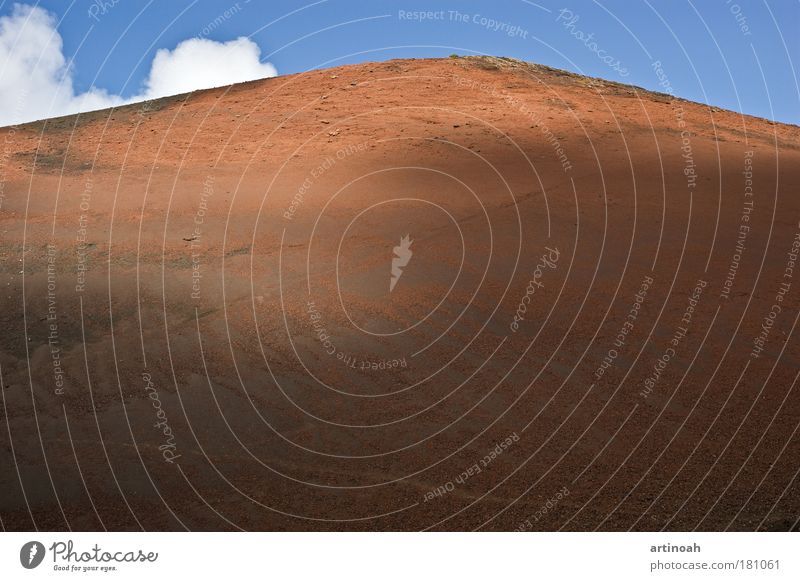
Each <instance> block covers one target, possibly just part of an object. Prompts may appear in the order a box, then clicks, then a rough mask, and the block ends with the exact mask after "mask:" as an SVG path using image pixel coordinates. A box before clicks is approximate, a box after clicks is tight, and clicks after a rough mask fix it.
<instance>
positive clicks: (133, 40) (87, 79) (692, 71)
mask: <svg viewBox="0 0 800 581" xmlns="http://www.w3.org/2000/svg"><path fill="white" fill-rule="evenodd" d="M0 1H2V0H0ZM13 4H14V3H11V2H2V4H0V17H1V16H4V15H9V14H11V13H12V12H13ZM27 4H29V5H38V6H39V7H41V8H43V9H45V10H47V11H48V12H50V13H52V15H53V16H54V17H55V19H56V20H55V22H56V30H57V32H58V34H59V35H60V36H61V38H63V47H62V48H61V50H62V51H63V54H64V58H65V59H66V61H68V62H69V61H71V63H72V69H71V73H70V75H71V79H72V83H73V85H74V91H75V93H82V92H85V91H87V90H89V89H90V88H92V87H95V88H99V89H104V90H105V91H107V92H108V93H110V94H112V95H115V96H119V97H121V98H123V99H130V98H132V97H135V96H136V95H140V94H142V93H143V90H142V87H143V86H144V85H145V84H146V83H147V82H148V75H149V74H150V70H151V65H152V62H153V59H154V57H155V55H156V51H157V50H159V49H168V50H173V49H175V48H176V46H178V45H179V44H180V43H181V42H182V41H185V40H187V39H190V38H192V37H197V36H202V37H204V38H207V39H208V40H212V41H218V42H226V41H230V40H233V39H236V38H238V37H241V36H244V37H248V38H249V39H250V40H251V41H252V42H254V43H255V44H256V45H258V48H260V50H261V54H260V59H261V61H262V62H269V63H272V65H274V67H275V69H276V70H277V73H278V74H288V73H295V72H301V71H306V70H309V69H314V68H319V67H326V66H335V65H340V64H346V63H356V62H363V61H370V60H386V59H391V58H409V57H442V56H447V55H449V54H452V53H458V54H491V55H497V56H510V57H515V58H520V59H524V60H528V61H532V62H537V63H543V64H547V65H550V66H554V67H559V68H564V69H568V70H572V71H575V72H579V73H582V74H587V75H591V76H597V77H603V78H608V79H612V80H618V81H622V82H626V83H631V84H635V85H639V86H642V87H645V88H650V89H656V90H658V89H659V78H658V76H657V75H656V73H655V71H654V68H653V62H654V61H660V63H661V67H662V69H663V71H664V72H665V74H666V75H667V77H668V82H669V85H670V87H671V89H672V92H674V93H675V94H676V95H678V96H681V97H685V98H688V99H692V100H695V101H700V102H706V103H710V104H713V105H716V106H720V107H724V108H727V109H733V110H736V111H743V112H745V113H748V114H752V115H758V116H761V117H767V118H771V119H776V120H779V121H784V122H790V123H795V124H800V88H799V87H798V77H800V73H798V71H796V70H795V68H794V67H795V66H797V65H800V35H798V30H799V29H800V0H770V1H764V0H759V1H756V0H737V1H736V2H734V1H733V0H692V1H686V0H669V1H667V0H641V1H632V0H605V1H603V2H595V1H592V0H568V1H564V2H558V3H555V2H548V1H547V0H542V1H540V2H535V3H534V2H528V1H526V0H496V1H493V2H486V1H480V2H478V1H476V2H463V1H462V2H455V1H450V2H443V1H424V2H423V1H421V0H420V1H417V2H411V1H383V0H377V1H375V0H373V1H369V2H356V1H345V0H327V1H325V0H323V1H311V2H303V1H285V0H283V1H266V0H251V1H249V2H248V1H247V0H239V2H238V3H236V2H231V0H199V1H198V0H169V1H167V0H156V1H151V2H148V1H144V0H139V1H134V0H116V1H115V0H74V1H69V0H58V1H56V0H45V1H42V2H28V3H27ZM101 5H103V7H102V8H101ZM564 9H566V10H567V11H562V10H564ZM226 10H227V11H228V14H227V16H225V13H226ZM401 11H402V14H403V15H402V16H401ZM413 11H433V12H436V13H437V14H435V15H434V16H435V18H436V19H432V20H426V21H422V22H420V21H418V20H414V19H411V18H409V17H408V16H407V14H408V13H410V12H413ZM451 11H453V12H451ZM455 11H457V12H458V13H459V16H458V17H457V16H456V14H455ZM576 17H577V18H576ZM215 19H216V20H217V24H212V23H213V22H214V21H215ZM489 20H491V21H493V22H494V23H496V24H492V23H490V22H489ZM589 35H592V36H591V37H590V38H589V39H588V40H587V37H588V36H589ZM12 55H13V52H12ZM602 57H604V58H605V62H604V60H603V58H602ZM0 66H2V63H0ZM257 70H260V69H257ZM662 80H663V78H662ZM1 82H2V81H0V83H1ZM198 82H201V81H198ZM206 82H207V80H206Z"/></svg>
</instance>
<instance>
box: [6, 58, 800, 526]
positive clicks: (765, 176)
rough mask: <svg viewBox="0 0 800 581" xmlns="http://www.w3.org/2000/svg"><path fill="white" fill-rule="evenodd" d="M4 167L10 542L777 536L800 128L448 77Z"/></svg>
mask: <svg viewBox="0 0 800 581" xmlns="http://www.w3.org/2000/svg"><path fill="white" fill-rule="evenodd" d="M0 134H2V135H0V144H2V147H3V155H2V157H0V164H2V165H1V166H0V171H1V172H2V176H0V177H2V180H3V190H2V192H0V204H1V205H0V257H1V258H0V260H2V262H0V264H2V271H0V285H1V286H0V288H2V289H3V290H2V302H1V303H0V305H1V307H0V322H2V326H3V335H2V339H1V340H0V378H1V379H2V389H0V392H2V398H3V399H2V404H3V411H4V413H3V417H2V422H1V423H2V426H1V427H0V465H2V467H3V469H2V471H1V472H0V478H1V480H0V486H1V487H2V490H3V493H2V495H1V496H0V522H2V526H3V528H4V529H7V530H18V529H34V528H36V529H40V530H63V529H67V528H70V529H73V530H94V529H102V528H103V527H105V528H107V529H109V530H139V529H148V530H150V529H168V530H171V529H176V530H183V529H184V528H187V529H204V530H218V529H223V530H227V529H235V528H242V529H256V530H288V529H315V530H396V529H402V530H416V529H427V528H430V529H434V530H464V529H466V530H471V529H482V530H511V529H526V530H561V529H563V530H594V529H600V530H629V529H633V530H659V529H667V530H691V529H698V530H727V529H730V530H756V529H758V530H788V529H791V528H792V527H797V522H798V518H799V517H800V479H798V470H799V469H800V468H799V466H800V462H798V458H800V433H798V432H799V431H798V425H800V392H799V390H800V388H798V387H797V385H796V379H797V374H798V369H799V368H800V352H799V351H798V345H800V341H798V339H797V337H796V333H795V325H796V323H797V320H798V314H799V313H800V311H799V310H798V307H799V306H800V305H799V300H800V270H799V269H798V265H797V263H796V262H795V260H796V259H797V255H796V252H797V250H798V246H797V245H798V244H800V224H799V222H800V198H798V195H797V192H798V187H800V128H798V127H794V126H788V125H781V124H776V123H772V122H769V121H766V120H763V119H758V118H753V117H748V116H742V115H739V114H736V113H732V112H728V111H722V110H719V109H715V108H710V107H708V106H704V105H700V104H696V103H690V102H687V101H683V100H679V99H674V98H672V97H671V96H669V95H663V94H655V93H650V92H647V91H644V90H642V89H639V88H636V87H631V86H625V85H619V84H616V83H611V82H607V81H602V80H599V79H589V78H585V77H579V76H576V75H572V74H569V73H566V72H563V71H557V70H553V69H549V68H546V67H541V66H536V65H528V64H525V63H520V62H517V61H512V60H508V59H500V60H496V59H487V58H457V59H455V58H454V59H445V60H402V61H390V62H385V63H375V64H363V65H354V66H346V67H341V68H337V69H330V70H324V71H314V72H310V73H307V74H300V75H292V76H287V77H278V78H273V79H268V80H264V81H257V82H252V83H246V84H242V85H236V86H233V87H229V88H225V89H215V90H209V91H202V92H197V93H192V94H189V95H182V96H178V97H171V98H167V99H162V100H158V101H154V102H150V103H146V104H143V105H134V106H128V107H123V108H120V109H115V110H107V111H100V112H96V113H91V114H84V115H80V116H72V117H64V118H59V119H52V120H47V121H43V122H37V123H32V124H27V125H23V126H19V127H14V128H5V129H0ZM406 235H408V236H409V238H410V240H411V241H412V242H411V245H410V247H409V249H410V251H411V255H410V258H409V259H408V262H407V264H405V266H403V265H402V261H398V263H397V264H398V268H399V271H400V273H401V275H400V276H399V277H396V279H397V282H396V285H395V287H394V288H393V290H392V291H391V292H390V287H389V284H390V279H391V273H392V259H393V257H394V255H393V250H394V248H395V247H398V246H400V242H401V238H403V237H404V236H406ZM793 244H795V246H794V247H793ZM401 252H402V251H401ZM543 257H544V258H543ZM406 258H408V256H406ZM698 287H699V288H698ZM526 289H528V290H527V291H526ZM520 305H523V306H522V307H520ZM523 310H524V313H523V312H522V311H523ZM515 314H517V319H515ZM519 315H522V317H521V318H520V317H519ZM604 361H605V362H604ZM659 361H661V362H662V363H659ZM373 364H374V365H373ZM159 410H160V411H159ZM498 446H499V447H498Z"/></svg>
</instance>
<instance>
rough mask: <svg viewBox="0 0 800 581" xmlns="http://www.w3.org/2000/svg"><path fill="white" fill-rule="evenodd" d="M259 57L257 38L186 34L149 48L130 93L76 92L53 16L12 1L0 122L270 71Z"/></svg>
mask: <svg viewBox="0 0 800 581" xmlns="http://www.w3.org/2000/svg"><path fill="white" fill-rule="evenodd" d="M260 56H261V50H260V49H259V47H258V45H257V44H255V43H254V42H253V41H251V40H249V39H247V38H245V37H241V38H237V39H236V40H231V41H229V42H224V43H221V42H215V41H212V40H208V39H199V38H191V39H188V40H184V41H183V42H181V43H180V44H178V46H177V47H175V49H174V50H167V49H161V50H159V51H158V52H157V53H156V56H155V58H154V59H153V63H152V65H151V68H150V73H149V74H148V76H147V79H146V80H145V82H144V86H143V88H142V90H141V92H140V94H138V95H136V96H135V97H130V98H127V99H123V98H122V97H120V96H119V95H113V94H109V93H108V92H107V91H105V90H104V89H98V88H94V87H93V88H92V89H90V90H89V91H87V92H85V93H80V94H76V92H75V89H74V83H73V71H72V69H71V67H70V66H69V65H68V63H67V60H66V58H65V57H64V52H63V41H62V39H61V35H60V34H59V33H58V30H57V29H56V19H55V17H54V16H53V15H52V14H50V13H49V12H47V11H46V10H44V9H42V8H39V7H36V6H28V5H24V4H15V5H14V7H13V9H12V12H11V14H10V15H8V16H3V17H0V126H3V125H10V124H13V123H23V122H26V121H33V120H36V119H44V118H47V117H55V116H58V115H68V114H71V113H78V112H82V111H91V110H95V109H103V108H105V107H111V106H115V105H121V104H124V103H134V102H136V101H143V100H145V99H153V98H157V97H164V96H167V95H177V94H179V93H186V92H189V91H193V90H196V89H207V88H211V87H220V86H224V85H229V84H232V83H240V82H244V81H251V80H254V79H260V78H264V77H274V76H275V75H276V74H277V72H276V70H275V67H274V66H273V65H272V64H270V63H262V62H261V61H260Z"/></svg>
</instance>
